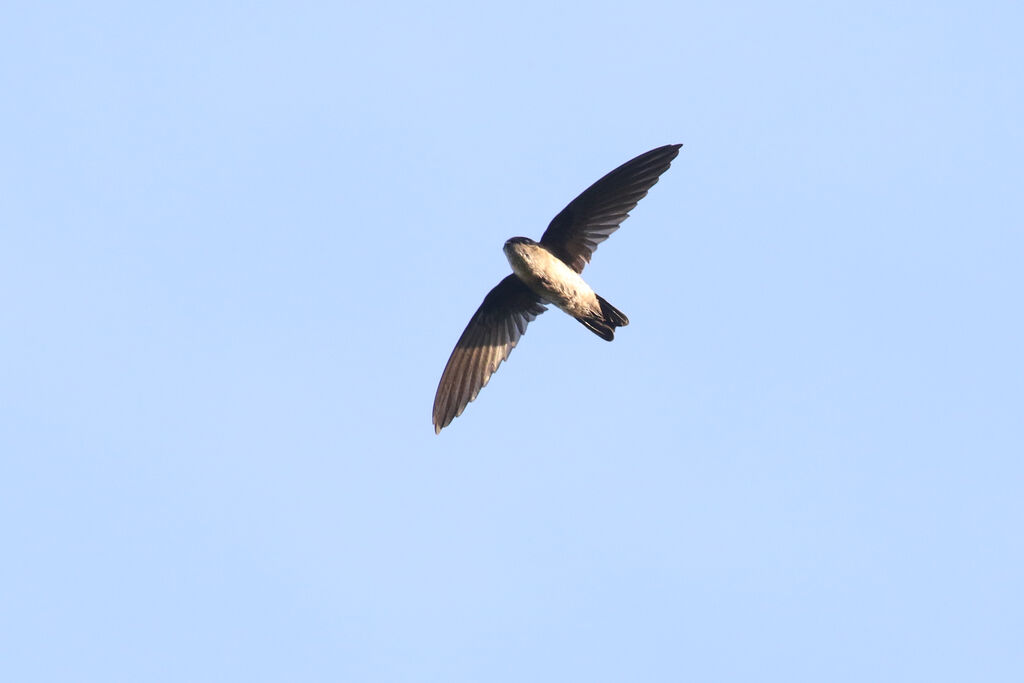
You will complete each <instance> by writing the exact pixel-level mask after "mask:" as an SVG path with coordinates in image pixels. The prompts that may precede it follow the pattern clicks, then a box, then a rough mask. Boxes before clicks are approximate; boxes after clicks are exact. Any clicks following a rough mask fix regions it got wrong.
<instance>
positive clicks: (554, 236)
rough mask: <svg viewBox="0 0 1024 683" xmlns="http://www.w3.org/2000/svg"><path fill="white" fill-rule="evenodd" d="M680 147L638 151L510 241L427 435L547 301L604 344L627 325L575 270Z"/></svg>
mask: <svg viewBox="0 0 1024 683" xmlns="http://www.w3.org/2000/svg"><path fill="white" fill-rule="evenodd" d="M680 147H682V145H680V144H674V145H665V146H663V147H658V148H656V149H652V150H650V151H649V152H644V153H643V154H641V155H640V156H638V157H636V158H634V159H631V160H630V161H627V162H626V163H624V164H622V165H621V166H619V167H618V168H616V169H615V170H614V171H612V172H610V173H608V174H607V175H605V176H604V177H603V178H601V179H600V180H598V181H597V182H596V183H594V184H593V185H591V186H590V187H588V188H587V189H586V190H584V191H583V192H582V193H581V194H580V195H579V196H578V197H576V198H575V199H573V200H572V201H571V202H569V204H568V205H566V207H565V208H564V209H562V210H561V211H560V212H559V213H558V215H557V216H555V217H554V218H553V219H552V220H551V223H550V224H549V225H548V227H547V230H545V231H544V234H543V235H541V238H540V242H534V241H533V240H532V239H530V238H528V237H512V238H510V239H508V240H506V241H505V246H504V247H503V251H504V252H505V257H506V258H507V259H508V262H509V265H510V266H512V273H511V274H510V275H508V276H507V277H506V278H504V279H503V280H502V281H501V282H499V283H498V284H497V285H496V286H495V287H494V288H493V289H492V290H491V291H490V292H488V294H487V296H485V297H484V300H483V303H481V304H480V307H479V308H478V309H477V310H476V313H474V314H473V317H472V318H470V320H469V324H468V325H466V329H465V330H464V331H463V333H462V336H461V337H459V341H458V342H457V343H456V344H455V349H454V350H453V351H452V354H451V356H450V357H449V358H448V363H447V364H446V365H445V368H444V372H443V373H442V374H441V381H440V382H438V385H437V393H436V394H435V396H434V411H433V421H434V433H435V434H440V433H441V430H442V429H444V428H445V427H447V426H448V425H449V424H451V422H452V420H454V419H455V418H456V417H458V416H459V415H461V414H462V411H463V410H465V409H466V406H467V405H469V403H470V402H471V401H473V400H474V399H476V397H477V395H478V394H479V393H480V390H481V389H482V388H483V387H484V386H485V385H486V384H487V382H488V381H489V380H490V378H491V375H493V374H494V372H495V371H496V370H497V369H498V366H499V365H501V363H502V362H503V361H505V360H506V359H507V358H508V356H509V354H510V353H511V352H512V349H513V348H515V346H516V344H518V343H519V339H520V337H522V336H523V334H525V333H526V325H527V324H528V323H530V322H531V321H533V320H534V319H535V318H536V317H537V316H538V315H540V314H541V313H543V312H544V311H546V310H547V306H548V305H549V304H551V305H554V306H555V307H557V308H559V309H561V310H562V311H564V312H565V313H567V314H569V315H571V316H572V317H573V318H575V319H576V320H578V321H579V322H580V323H582V324H583V326H584V327H586V328H587V329H588V330H590V331H591V332H593V333H594V334H596V335H597V336H598V337H600V338H601V339H604V340H605V341H612V340H613V339H614V338H615V329H616V328H618V327H624V326H626V325H628V324H629V319H628V318H627V317H626V315H625V314H624V313H623V312H622V311H620V310H619V309H617V308H615V307H614V306H612V305H611V304H610V303H608V302H607V301H605V300H604V299H603V298H602V297H601V296H599V295H598V294H596V293H595V292H594V290H593V289H591V287H590V285H588V284H587V283H586V282H585V281H584V280H583V277H582V276H581V275H580V273H582V272H583V268H584V267H585V266H586V265H587V263H589V262H590V257H591V256H592V255H593V253H594V250H596V249H597V245H598V244H600V243H601V242H603V241H604V240H606V239H608V236H609V235H611V234H612V233H613V232H615V231H616V230H618V229H619V225H620V224H621V223H622V222H623V221H624V220H626V219H627V218H628V217H629V212H630V211H632V210H633V208H634V207H635V206H636V205H637V203H638V202H639V201H640V200H641V199H643V198H644V197H645V196H646V195H647V191H648V190H650V189H651V187H652V186H653V185H654V184H655V183H657V182H658V178H660V177H661V175H662V174H663V173H664V172H665V171H667V170H668V168H669V166H670V165H671V164H672V160H673V159H675V158H676V155H678V154H679V148H680Z"/></svg>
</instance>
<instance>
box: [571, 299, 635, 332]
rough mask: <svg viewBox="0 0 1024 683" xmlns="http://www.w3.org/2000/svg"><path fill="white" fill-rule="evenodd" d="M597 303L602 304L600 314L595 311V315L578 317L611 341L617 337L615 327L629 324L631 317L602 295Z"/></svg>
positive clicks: (584, 324) (588, 326)
mask: <svg viewBox="0 0 1024 683" xmlns="http://www.w3.org/2000/svg"><path fill="white" fill-rule="evenodd" d="M595 296H597V295H595ZM597 303H598V304H600V306H601V313H600V316H598V315H597V314H596V313H595V314H594V315H590V316H586V317H579V318H576V319H577V320H579V321H580V322H581V323H583V326H584V327H586V328H587V329H588V330H590V331H591V332H593V333H594V334H596V335H597V336H598V337H600V338H601V339H604V340H605V341H611V340H612V339H615V328H616V327H625V326H626V325H628V324H629V318H627V317H626V314H625V313H623V312H622V311H620V310H619V309H617V308H615V307H614V306H612V305H611V304H610V303H608V302H607V301H605V300H604V299H602V298H601V297H600V296H598V297H597Z"/></svg>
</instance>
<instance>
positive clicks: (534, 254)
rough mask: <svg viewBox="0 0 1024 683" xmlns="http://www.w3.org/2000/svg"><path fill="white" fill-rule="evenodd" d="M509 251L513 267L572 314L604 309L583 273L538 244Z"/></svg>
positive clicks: (532, 286) (533, 287)
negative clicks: (585, 280) (584, 278)
mask: <svg viewBox="0 0 1024 683" xmlns="http://www.w3.org/2000/svg"><path fill="white" fill-rule="evenodd" d="M516 247H517V248H516V249H515V250H514V251H511V252H506V254H505V256H506V257H507V258H508V262H509V264H510V265H511V266H512V271H513V272H514V273H515V274H516V275H517V276H519V279H520V280H522V281H523V282H524V283H526V286H527V287H529V288H530V289H531V290H533V291H534V292H535V293H536V294H537V295H538V296H540V297H541V298H543V299H544V300H545V301H548V302H550V303H552V304H554V305H555V306H557V307H558V308H560V309H562V310H563V311H565V312H566V313H568V314H569V315H572V316H580V315H586V314H588V313H593V312H596V311H599V310H601V307H600V305H599V304H598V303H597V295H595V294H594V290H592V289H591V288H590V285H588V284H587V283H586V282H584V281H583V278H582V277H580V274H579V273H577V272H576V271H575V270H573V269H572V268H570V267H569V266H567V265H565V263H563V262H562V260H561V259H559V258H558V257H556V256H554V255H553V254H551V253H550V252H549V251H548V250H547V249H544V248H543V247H541V246H540V245H537V244H529V245H522V244H520V245H516Z"/></svg>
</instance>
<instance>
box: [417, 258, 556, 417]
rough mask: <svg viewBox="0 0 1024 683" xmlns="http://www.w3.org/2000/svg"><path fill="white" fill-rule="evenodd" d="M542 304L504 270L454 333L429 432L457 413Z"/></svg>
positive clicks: (474, 396)
mask: <svg viewBox="0 0 1024 683" xmlns="http://www.w3.org/2000/svg"><path fill="white" fill-rule="evenodd" d="M545 310H547V309H546V308H545V307H544V304H543V303H542V302H541V298H540V297H539V296H537V295H536V294H534V293H533V292H532V291H531V290H530V288H529V287H527V286H526V285H525V284H524V283H523V281H522V280H520V279H519V278H518V277H516V276H515V275H514V274H513V275H509V276H508V277H506V278H505V279H504V280H502V281H501V282H499V283H498V284H497V286H495V287H494V289H492V290H491V291H490V292H489V293H488V294H487V296H486V297H484V301H483V303H482V304H480V308H478V309H477V310H476V313H474V314H473V317H472V318H470V320H469V324H468V325H466V329H465V331H463V333H462V336H461V337H459V341H458V343H457V344H456V345H455V349H454V350H453V351H452V355H451V357H450V358H449V359H448V364H447V365H446V366H444V373H443V374H442V375H441V381H440V382H439V383H438V385H437V394H436V395H435V396H434V432H435V433H438V434H440V433H441V430H442V429H444V428H445V427H447V426H448V424H449V423H451V421H452V420H454V419H455V418H456V417H458V416H459V415H461V414H462V411H463V410H465V408H466V406H467V405H468V404H469V402H470V401H472V400H473V399H475V398H476V395H477V394H479V393H480V389H482V388H483V387H484V386H485V385H486V384H487V381H488V380H489V379H490V378H491V375H492V374H494V371H495V370H497V369H498V366H499V365H500V364H501V362H502V361H503V360H505V359H506V358H508V354H509V353H511V352H512V349H513V348H515V345H516V344H517V343H518V342H519V338H520V337H521V336H523V334H524V333H525V332H526V324H527V323H528V322H530V321H531V320H533V319H534V318H536V317H537V316H538V315H540V314H541V313H543V312H544V311H545Z"/></svg>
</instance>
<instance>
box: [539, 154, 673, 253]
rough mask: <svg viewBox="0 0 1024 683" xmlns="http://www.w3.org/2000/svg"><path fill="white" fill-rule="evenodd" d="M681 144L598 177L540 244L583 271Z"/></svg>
mask: <svg viewBox="0 0 1024 683" xmlns="http://www.w3.org/2000/svg"><path fill="white" fill-rule="evenodd" d="M680 147H682V145H665V146H664V147H658V148H657V149H652V150H651V151H650V152H645V153H643V154H641V155H640V156H638V157H637V158H635V159H633V160H632V161H627V162H626V163H624V164H623V165H622V166H619V167H618V168H617V169H615V170H614V171H612V172H611V173H609V174H608V175H606V176H605V177H603V178H601V179H600V180H598V181H597V182H596V183H594V184H593V185H591V186H590V187H588V188H587V189H586V190H584V192H583V194H581V195H580V196H579V197H576V199H574V200H572V201H571V202H569V205H568V206H566V207H565V208H564V209H562V211H561V213H559V214H558V215H557V216H555V218H554V220H552V221H551V224H550V225H548V229H547V230H545V231H544V235H543V236H542V237H541V238H540V243H541V244H543V245H544V246H545V247H547V248H548V249H549V250H550V251H551V252H552V253H554V254H555V255H556V256H558V258H560V259H562V261H564V262H565V263H566V264H567V265H568V266H569V267H570V268H572V269H573V270H575V271H576V272H577V273H582V272H583V268H584V266H586V265H587V263H589V262H590V256H591V255H592V254H593V253H594V250H595V249H597V245H598V244H600V243H601V242H604V241H605V240H606V239H608V236H609V235H611V234H612V233H613V232H615V231H616V230H618V229H619V224H620V223H622V221H624V220H626V219H627V218H629V212H630V211H632V210H633V207H635V206H636V205H637V202H639V201H640V200H641V199H643V198H644V195H646V194H647V191H648V190H650V189H651V186H653V185H654V183H656V182H658V176H660V175H661V174H662V173H664V172H665V171H667V170H668V167H669V166H670V165H671V164H672V160H673V159H675V158H676V155H677V154H679V148H680Z"/></svg>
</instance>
